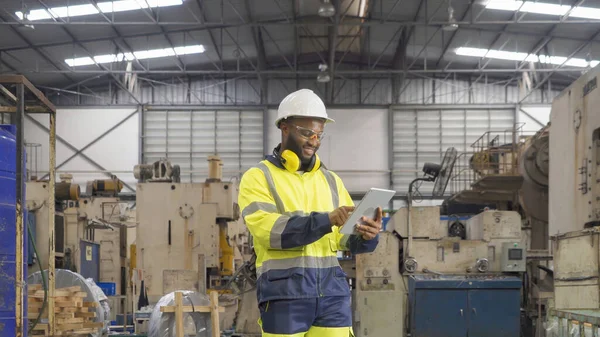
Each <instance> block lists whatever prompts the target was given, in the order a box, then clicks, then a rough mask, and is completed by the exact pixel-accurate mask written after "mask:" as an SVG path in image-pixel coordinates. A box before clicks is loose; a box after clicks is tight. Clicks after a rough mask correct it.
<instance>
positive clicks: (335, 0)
mask: <svg viewBox="0 0 600 337" xmlns="http://www.w3.org/2000/svg"><path fill="white" fill-rule="evenodd" d="M331 4H332V5H333V6H334V8H335V15H334V16H333V18H332V19H333V23H334V25H333V26H330V27H329V28H328V29H329V60H328V61H329V69H328V70H329V78H330V80H329V83H328V87H327V89H328V90H327V101H328V102H329V104H333V103H334V102H333V97H334V94H333V91H334V87H335V85H334V82H335V51H336V45H337V44H336V40H337V35H338V29H339V26H338V25H337V24H339V23H340V8H341V7H340V2H339V0H332V1H331Z"/></svg>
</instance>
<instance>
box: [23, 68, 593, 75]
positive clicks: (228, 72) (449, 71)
mask: <svg viewBox="0 0 600 337" xmlns="http://www.w3.org/2000/svg"><path fill="white" fill-rule="evenodd" d="M20 71H21V72H22V73H28V74H61V73H73V74H188V75H211V74H213V75H217V74H219V75H252V74H254V75H256V73H257V71H258V70H249V69H239V70H236V69H230V70H222V71H221V70H196V69H187V70H185V71H182V70H179V69H177V70H172V69H162V70H156V69H153V70H146V71H144V70H109V69H106V70H103V69H86V70H83V69H82V70H77V69H73V70H36V69H29V70H20ZM529 71H530V70H528V69H515V68H507V69H502V68H486V69H472V68H467V69H465V68H456V69H407V70H401V69H400V70H396V69H388V68H385V69H367V70H359V69H354V70H338V71H336V73H337V74H338V75H387V76H388V77H389V76H390V75H391V74H453V73H456V74H481V73H489V74H491V73H504V74H511V75H514V74H515V73H522V72H529ZM536 71H538V72H561V73H569V72H572V73H581V71H582V68H560V69H537V70H536ZM261 73H263V74H266V75H274V76H275V77H276V76H277V75H282V76H291V75H296V74H297V75H306V76H308V75H310V76H317V75H318V74H319V73H320V71H319V70H298V71H291V70H281V69H268V70H264V71H262V72H261Z"/></svg>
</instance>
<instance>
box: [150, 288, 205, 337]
mask: <svg viewBox="0 0 600 337" xmlns="http://www.w3.org/2000/svg"><path fill="white" fill-rule="evenodd" d="M181 293H182V294H183V305H184V306H210V299H209V297H208V296H207V295H204V294H200V293H197V292H194V291H184V290H182V291H181ZM163 306H175V292H172V293H169V294H166V295H165V296H163V297H162V298H161V299H160V300H159V301H158V303H156V305H155V306H154V309H153V310H152V315H151V316H150V323H149V326H148V337H175V313H163V312H161V311H160V307H163ZM183 329H184V335H185V336H195V337H211V336H212V328H211V321H210V313H208V312H202V313H200V312H190V313H183Z"/></svg>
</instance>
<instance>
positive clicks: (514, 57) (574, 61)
mask: <svg viewBox="0 0 600 337" xmlns="http://www.w3.org/2000/svg"><path fill="white" fill-rule="evenodd" d="M455 52H456V55H461V56H472V57H485V58H489V59H497V60H507V61H519V62H523V61H525V62H535V63H544V64H553V65H562V64H563V63H564V65H566V66H572V67H580V68H585V67H587V66H588V65H590V66H592V67H595V66H597V65H598V64H600V61H589V60H586V59H579V58H571V59H568V58H567V57H564V56H547V55H539V56H538V55H534V54H527V53H519V52H511V51H504V50H493V49H483V48H469V47H460V48H458V49H456V51H455ZM567 59H568V61H567Z"/></svg>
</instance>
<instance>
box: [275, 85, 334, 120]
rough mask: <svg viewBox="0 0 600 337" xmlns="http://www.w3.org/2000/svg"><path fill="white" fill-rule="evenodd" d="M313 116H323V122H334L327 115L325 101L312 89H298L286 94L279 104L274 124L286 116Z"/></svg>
mask: <svg viewBox="0 0 600 337" xmlns="http://www.w3.org/2000/svg"><path fill="white" fill-rule="evenodd" d="M292 116H294V117H296V116H297V117H313V118H323V119H325V122H326V123H328V122H334V120H333V119H331V118H329V117H327V109H325V103H323V101H322V100H321V98H319V96H317V95H316V94H315V93H314V92H313V91H312V90H309V89H300V90H298V91H295V92H293V93H291V94H289V95H287V96H286V97H285V98H284V99H283V101H281V103H280V104H279V109H278V110H277V119H276V120H275V126H277V127H279V122H281V121H282V120H284V119H286V118H288V117H292Z"/></svg>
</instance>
